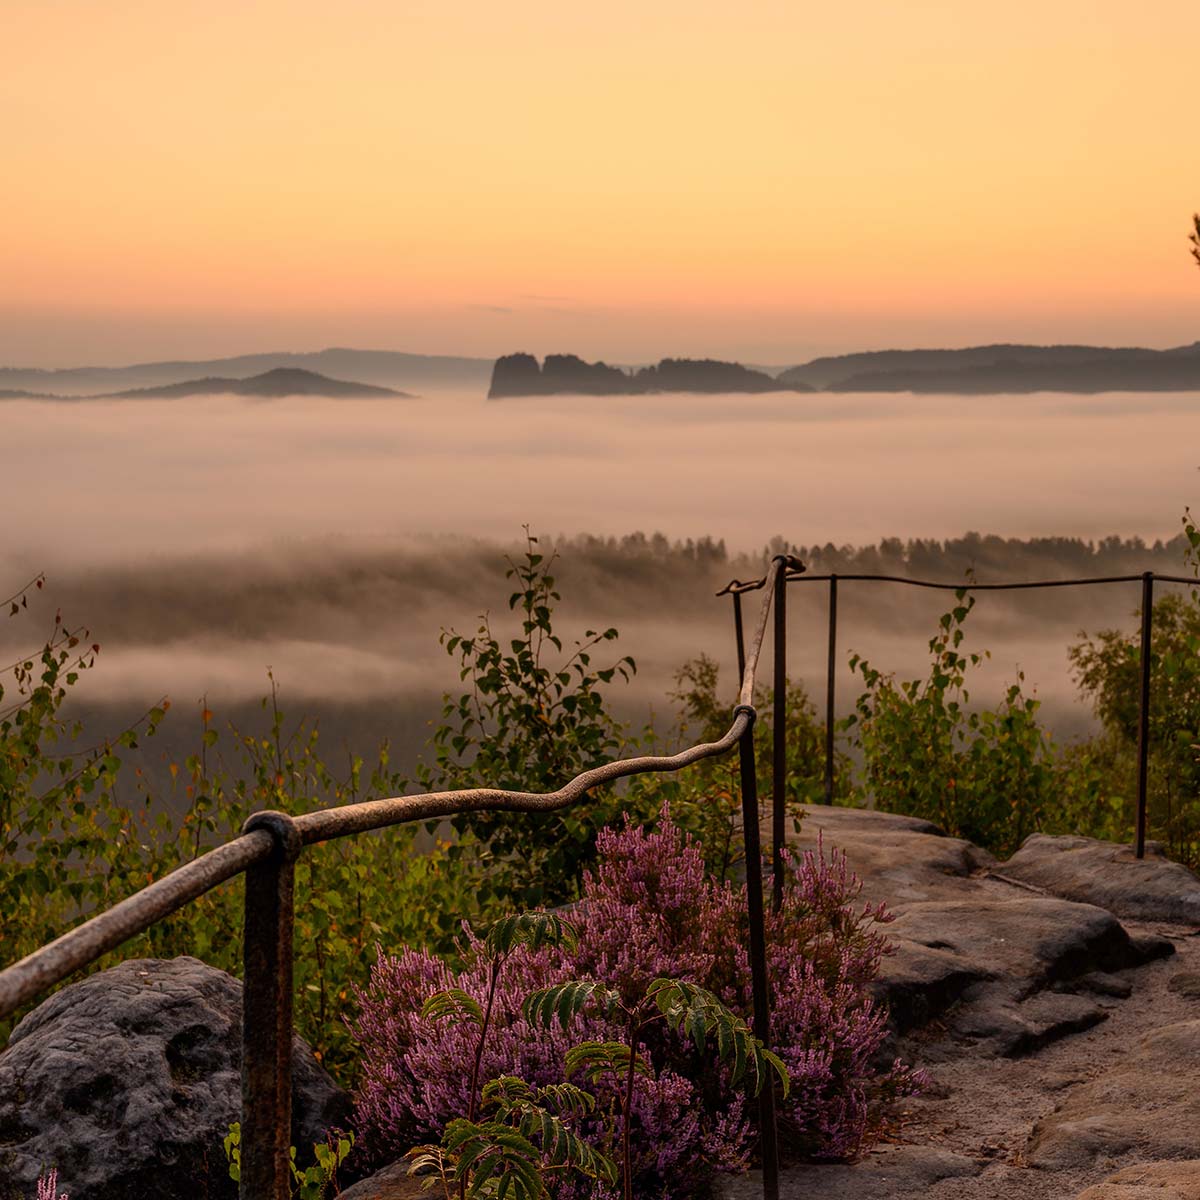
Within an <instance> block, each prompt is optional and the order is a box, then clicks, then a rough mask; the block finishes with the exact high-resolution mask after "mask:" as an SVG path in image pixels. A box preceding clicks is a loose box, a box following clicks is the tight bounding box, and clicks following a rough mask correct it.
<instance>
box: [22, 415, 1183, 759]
mask: <svg viewBox="0 0 1200 1200" xmlns="http://www.w3.org/2000/svg"><path fill="white" fill-rule="evenodd" d="M0 418H2V421H3V431H4V444H5V450H6V455H5V458H6V469H5V471H4V473H3V476H2V477H0V500H2V502H3V505H4V507H3V512H4V513H5V517H6V520H5V537H4V546H3V553H2V555H0V581H2V582H3V584H6V585H9V586H6V587H0V591H5V592H7V591H11V590H13V588H14V587H16V586H17V585H18V584H20V583H21V582H22V581H23V579H24V578H26V577H28V576H29V575H32V574H33V573H34V572H35V571H38V570H45V571H47V573H48V575H49V583H48V586H47V589H46V591H45V592H44V593H42V594H40V595H39V596H38V598H37V599H36V600H35V602H34V603H33V605H32V608H31V611H29V612H28V613H25V614H23V615H22V617H21V618H19V619H16V620H12V621H8V622H5V623H4V624H2V625H0V650H2V651H3V652H4V653H5V654H6V655H7V656H8V657H7V658H6V659H5V661H8V659H9V658H11V657H12V656H13V654H14V653H16V652H20V651H21V650H23V649H28V647H29V646H30V645H33V644H35V643H36V642H37V641H38V639H40V638H41V637H42V636H43V634H44V631H45V630H46V628H47V627H48V625H49V623H50V622H52V620H53V613H54V609H55V608H56V607H62V609H63V610H64V614H65V616H66V618H67V619H68V621H69V622H71V623H75V624H86V625H87V626H88V627H89V628H90V629H91V631H92V634H93V636H95V637H96V638H97V639H98V640H99V641H100V643H101V644H102V647H103V649H102V652H101V655H100V659H99V662H98V665H97V669H96V670H95V671H94V672H90V673H89V674H88V675H87V676H85V678H84V680H83V682H82V683H81V685H80V691H81V696H82V700H83V702H84V703H86V705H87V706H88V707H89V708H91V709H93V710H95V711H97V712H98V711H101V710H107V711H109V715H110V718H111V719H112V720H117V719H119V718H120V717H122V716H124V715H127V714H129V713H132V712H134V711H136V709H137V708H138V707H139V706H144V705H147V704H149V703H152V702H154V701H155V700H157V698H158V697H159V696H161V695H163V694H169V695H170V696H171V697H172V699H173V700H174V701H175V704H176V709H177V713H178V712H179V711H181V710H182V711H183V712H185V713H186V711H187V709H188V706H190V705H191V704H193V703H194V702H196V701H198V700H199V698H200V697H201V696H207V697H208V699H209V703H210V706H215V707H218V708H219V709H220V707H221V706H225V707H226V708H227V709H228V710H229V711H243V710H244V707H245V705H246V704H247V703H248V702H250V701H253V700H254V699H255V698H257V697H259V696H261V695H262V694H263V693H264V692H265V690H266V689H267V687H268V680H267V669H268V668H271V669H272V670H273V671H274V674H275V677H276V678H277V679H278V680H279V683H280V686H281V688H282V692H283V697H284V701H285V705H286V706H287V707H289V708H290V710H291V711H292V712H295V713H299V712H300V711H308V712H312V713H315V714H317V715H320V716H321V717H322V719H323V720H325V721H326V723H327V726H332V727H333V728H335V729H336V730H337V731H338V735H339V737H345V739H346V740H347V741H348V742H350V743H353V744H354V745H355V748H356V749H363V748H364V746H363V743H364V742H365V741H366V740H368V739H374V738H375V737H376V736H379V735H383V734H387V735H390V736H392V737H393V738H394V739H396V740H398V742H399V743H401V744H402V745H403V746H404V748H405V749H404V754H405V755H406V756H408V757H409V758H411V756H412V754H414V753H415V752H416V749H417V748H419V746H420V744H421V743H422V742H423V741H424V739H425V737H426V736H427V734H428V728H429V724H428V723H429V721H430V720H431V719H433V718H435V717H436V714H437V711H438V705H439V699H440V696H441V694H442V692H443V691H445V690H449V689H453V688H454V687H456V686H457V684H458V677H457V670H456V668H455V664H454V663H453V662H452V661H451V660H449V659H448V658H447V657H446V655H445V654H444V652H443V651H442V650H441V648H440V647H439V645H438V633H439V630H440V629H442V628H444V627H449V626H455V627H457V628H459V629H473V628H474V626H475V624H476V620H477V617H478V615H479V614H480V613H481V612H483V611H485V610H491V611H492V613H493V615H495V616H497V617H498V618H502V617H503V615H504V613H505V609H506V605H505V601H506V598H507V595H508V593H509V591H510V587H509V585H508V583H507V581H506V580H505V579H504V577H503V574H504V568H505V561H504V555H505V553H506V551H507V552H509V553H511V552H513V551H514V550H515V549H516V547H517V545H518V541H519V538H520V527H521V525H522V524H523V523H526V522H527V523H529V524H531V525H532V526H533V527H534V530H535V532H538V533H541V534H543V535H549V536H553V535H557V534H560V533H562V532H564V531H566V532H567V533H576V532H578V531H588V532H591V533H595V534H600V535H612V534H616V535H625V534H628V533H629V532H630V531H632V530H638V529H641V530H646V531H655V530H661V531H663V532H664V533H665V534H666V535H667V536H668V538H669V539H676V538H684V537H700V536H703V535H712V537H714V538H723V539H725V540H726V542H727V544H728V548H729V554H728V555H727V556H725V555H723V554H722V552H721V551H720V549H719V547H717V546H715V545H713V544H709V543H706V544H704V545H703V546H701V547H700V548H699V550H697V549H695V548H693V549H691V550H689V549H687V548H686V547H685V548H683V549H676V550H672V549H671V548H670V546H669V545H668V543H667V542H666V541H663V540H660V541H659V542H657V543H655V542H653V541H650V540H647V539H645V538H643V539H640V540H639V539H632V540H630V541H628V542H626V543H625V544H624V545H622V544H620V543H615V544H605V543H602V542H590V543H589V542H587V541H578V542H575V543H572V544H570V545H567V546H565V547H564V548H563V555H562V561H561V563H560V565H559V568H558V569H557V570H556V574H558V576H559V579H560V584H561V589H562V591H563V594H564V602H563V606H562V612H561V620H560V622H559V624H558V625H557V626H556V628H558V629H559V630H560V631H561V632H562V633H563V634H564V635H566V636H567V638H568V640H569V639H570V638H571V637H572V636H574V635H576V634H582V632H583V631H584V630H585V629H586V628H597V627H599V628H602V627H605V626H608V625H615V626H617V627H618V628H619V629H620V631H621V634H622V637H621V641H620V642H619V643H618V653H624V652H629V653H633V654H634V655H635V656H636V657H637V659H638V661H639V667H640V670H639V674H638V677H637V681H636V682H635V684H634V685H633V686H632V687H631V688H628V689H625V690H624V691H622V692H620V693H619V694H618V695H617V696H616V697H615V703H616V705H617V707H618V709H619V711H620V712H621V713H622V715H624V716H626V717H627V718H629V719H631V720H634V721H636V722H639V723H640V722H641V721H642V720H644V719H646V718H647V717H648V716H649V715H650V714H651V713H652V712H653V713H656V714H657V719H658V720H659V722H660V724H667V723H669V717H670V711H671V704H670V701H669V700H668V699H667V692H668V691H669V690H670V688H671V680H672V677H673V675H674V673H675V671H676V670H677V669H678V668H679V666H680V665H681V664H682V663H683V662H684V661H686V660H687V659H689V658H693V657H695V656H696V655H698V654H699V653H701V652H704V653H708V654H709V655H711V656H713V657H715V658H717V659H718V660H720V661H721V662H722V664H723V665H724V668H725V677H726V679H727V680H729V677H730V675H731V663H732V648H733V643H732V628H731V613H730V602H729V600H728V599H723V600H717V599H716V598H715V596H714V592H715V591H716V590H717V589H718V588H719V587H720V586H721V585H722V584H723V583H724V582H726V580H727V579H728V578H729V577H730V576H732V575H734V574H742V575H745V574H747V573H750V572H753V571H756V570H758V569H759V568H760V566H761V563H762V561H763V547H764V546H765V544H766V543H767V541H768V539H769V538H771V537H776V538H781V539H782V540H783V541H785V542H787V543H788V544H791V545H800V546H809V547H810V548H811V547H812V546H813V544H814V543H815V544H818V545H823V544H826V543H836V544H842V543H857V544H867V543H873V542H877V541H878V540H879V539H880V538H882V537H884V536H887V535H900V536H902V537H911V536H923V537H937V538H944V537H948V536H954V535H959V534H961V533H963V531H964V530H967V529H971V528H976V529H982V530H984V531H988V532H991V531H995V532H999V533H1003V534H1005V535H1009V536H1019V537H1025V538H1028V537H1036V536H1043V535H1045V536H1049V535H1073V536H1077V537H1082V538H1085V539H1086V538H1098V537H1102V536H1104V535H1109V534H1118V535H1121V536H1131V535H1143V536H1147V537H1157V536H1168V537H1169V536H1171V535H1173V534H1174V533H1175V532H1176V531H1177V530H1178V528H1179V524H1178V521H1179V515H1180V513H1181V512H1182V510H1183V507H1184V505H1185V504H1186V503H1187V502H1188V501H1189V500H1191V499H1192V497H1193V495H1194V485H1195V470H1196V459H1195V450H1194V446H1195V444H1196V433H1197V429H1198V422H1197V417H1196V401H1195V398H1194V397H1191V396H1176V395H1155V396H1104V397H1099V398H1096V397H1087V398H1081V397H1065V396H1044V395H1043V396H1024V397H1005V396H997V397H970V398H957V397H912V396H889V397H878V396H871V397H856V396H838V397H836V398H833V397H823V396H754V397H750V396H723V397H713V396H705V397H699V396H669V397H654V396H651V397H636V398H604V399H596V398H590V399H585V398H577V397H555V398H544V399H533V400H527V401H526V400H522V401H504V402H497V403H487V402H485V401H483V400H482V399H480V398H479V397H478V396H467V395H463V394H457V393H445V394H435V395H432V396H430V397H428V398H424V399H418V400H410V401H396V402H382V401H370V402H360V401H323V400H314V399H311V398H305V399H294V400H285V401H279V402H270V403H250V402H245V401H240V400H234V399H231V398H219V399H213V400H188V401H186V402H179V401H176V402H160V401H141V402H122V403H110V402H88V403H80V404H72V405H55V404H44V403H25V402H12V403H8V404H5V405H3V406H2V407H0ZM830 551H832V547H830V550H829V551H826V552H825V553H824V554H818V555H816V557H815V560H814V563H813V565H814V569H826V570H827V569H829V568H830V567H831V566H832V567H833V569H838V570H845V569H846V566H847V562H848V560H846V559H845V558H844V556H842V557H839V556H838V555H837V554H834V553H830ZM739 556H740V557H739ZM809 557H810V558H812V557H813V556H812V555H811V554H809ZM1101 560H1103V561H1101ZM967 565H974V566H975V567H976V569H977V570H980V571H981V575H980V578H985V577H990V578H993V579H995V578H1001V577H1009V578H1011V577H1013V576H1014V575H1015V576H1021V577H1027V576H1029V575H1030V574H1031V573H1033V574H1043V575H1044V574H1055V575H1069V574H1087V573H1096V571H1097V570H1101V571H1104V572H1108V571H1121V572H1124V571H1137V570H1141V569H1144V567H1146V566H1154V567H1155V569H1158V570H1180V569H1181V568H1182V566H1183V564H1182V562H1181V560H1180V557H1179V550H1178V547H1173V548H1169V549H1162V548H1160V550H1159V551H1158V553H1157V555H1155V554H1152V553H1151V551H1150V549H1148V548H1145V547H1140V546H1138V545H1134V546H1125V547H1123V548H1122V547H1116V548H1114V547H1109V549H1108V550H1107V551H1105V552H1104V553H1103V554H1099V555H1093V554H1092V553H1091V551H1088V550H1087V549H1086V547H1085V548H1083V549H1081V548H1080V547H1079V546H1078V545H1076V546H1074V548H1072V547H1071V546H1070V545H1067V544H1065V543H1064V544H1063V545H1061V546H1060V545H1058V544H1056V543H1045V544H1043V545H1040V546H1034V547H1030V546H1024V547H1017V546H1012V545H1008V546H1006V545H1004V544H1000V543H996V544H990V545H989V544H984V543H979V544H978V545H976V544H975V543H971V544H964V546H963V547H960V548H959V549H958V550H956V552H955V554H954V555H947V554H942V555H941V557H938V556H937V555H933V556H932V557H930V556H929V555H926V556H925V558H924V559H922V556H921V554H920V553H917V554H915V555H913V556H912V561H911V562H909V563H907V564H905V563H900V565H899V566H898V567H896V566H895V564H893V566H894V567H895V569H900V570H908V569H909V568H910V567H911V568H912V569H914V570H915V571H916V572H917V573H924V574H929V573H930V572H933V573H934V574H935V575H938V576H940V577H943V578H952V579H958V578H961V577H962V570H963V569H964V567H965V566H967ZM922 568H923V569H922ZM851 569H854V567H853V566H852V567H851ZM857 569H863V568H862V563H861V562H860V563H859V564H858V568H857ZM825 596H826V589H825V587H824V586H823V585H821V584H815V583H814V584H797V585H795V586H794V587H793V588H792V601H791V629H792V633H791V638H790V645H789V660H790V666H791V670H792V672H793V674H795V675H796V676H798V677H800V678H803V679H805V681H806V682H807V683H808V684H809V686H810V688H811V689H812V690H813V692H814V693H815V694H822V693H823V689H824V670H825V644H826V643H825V619H826V612H825ZM758 601H759V596H758V594H757V593H756V594H752V595H751V596H749V597H748V598H747V604H748V605H749V606H751V608H753V606H756V605H757V603H758ZM945 603H946V597H945V596H944V595H939V594H931V593H911V592H910V593H904V594H902V593H899V592H897V591H896V590H895V589H894V588H890V589H889V588H886V587H885V586H884V585H850V584H847V585H845V586H844V587H843V589H842V611H841V619H840V622H839V626H840V645H839V680H838V687H839V709H840V710H841V711H843V712H844V711H846V709H848V708H849V707H850V706H851V705H852V703H853V697H854V695H855V694H856V692H857V687H856V686H855V685H856V683H857V680H856V679H855V678H853V677H852V676H850V674H849V673H848V668H847V666H846V663H847V660H848V657H849V653H850V652H851V651H856V652H859V653H862V654H865V655H867V657H869V658H871V659H872V661H873V662H874V663H875V664H876V665H880V666H883V667H885V668H887V669H895V670H898V671H900V672H901V673H905V674H908V673H919V672H920V670H921V667H922V663H923V661H924V657H925V644H926V642H927V640H928V638H929V636H931V634H932V630H933V626H934V624H935V623H936V619H937V616H938V614H939V613H940V612H941V611H942V610H943V607H944V606H945ZM1136 604H1137V589H1136V586H1134V585H1126V586H1123V587H1114V588H1109V589H1091V590H1089V591H1088V592H1086V593H1082V592H1075V591H1074V590H1069V591H1068V590H1065V589H1064V590H1059V591H1056V592H1054V593H1050V594H1048V595H1046V596H1040V597H1039V596H1031V595H1029V594H1027V593H1021V594H1020V595H1019V596H984V597H982V598H981V600H980V603H979V607H978V609H977V610H976V613H975V614H973V615H972V617H971V618H970V621H969V624H968V630H969V637H970V639H971V640H972V641H973V642H974V643H975V646H976V647H977V648H984V647H987V648H990V649H991V650H992V651H993V658H992V660H991V663H990V665H989V666H988V668H987V671H986V673H985V676H984V678H983V679H982V680H981V684H980V687H978V688H977V689H976V691H975V694H974V695H975V698H976V699H981V700H983V701H985V702H989V701H994V700H995V699H996V698H997V697H998V696H999V689H1000V687H1001V685H1002V684H1003V683H1004V682H1006V681H1008V680H1011V679H1012V678H1014V677H1015V675H1016V673H1017V672H1018V671H1024V673H1025V676H1026V679H1027V682H1028V685H1029V686H1030V687H1031V688H1036V689H1037V691H1038V694H1039V695H1041V696H1042V697H1043V698H1044V699H1045V700H1046V701H1047V713H1048V715H1049V716H1050V717H1051V718H1052V721H1053V723H1054V724H1055V726H1056V728H1058V729H1059V730H1060V731H1062V732H1066V733H1069V732H1071V731H1073V730H1078V729H1080V728H1082V727H1084V726H1085V725H1086V724H1087V721H1088V719H1089V718H1088V710H1087V707H1086V705H1083V704H1081V703H1079V702H1078V700H1077V699H1076V697H1075V692H1074V687H1073V684H1072V682H1071V680H1070V678H1069V675H1068V673H1067V669H1066V657H1065V647H1066V645H1067V644H1068V642H1069V641H1071V640H1073V639H1074V637H1075V635H1076V634H1077V632H1078V631H1079V630H1080V629H1081V628H1089V629H1091V630H1093V631H1094V630H1095V629H1096V628H1098V627H1101V626H1106V625H1114V624H1115V625H1129V624H1130V614H1131V613H1132V611H1133V610H1134V608H1135V607H1136ZM498 623H499V624H500V625H501V626H502V627H503V622H502V620H498ZM968 648H970V647H968ZM176 719H178V718H176Z"/></svg>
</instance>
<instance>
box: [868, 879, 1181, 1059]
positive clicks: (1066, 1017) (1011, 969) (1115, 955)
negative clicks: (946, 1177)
mask: <svg viewBox="0 0 1200 1200" xmlns="http://www.w3.org/2000/svg"><path fill="white" fill-rule="evenodd" d="M888 934H889V936H890V937H891V938H892V940H893V941H894V943H895V953H894V954H892V955H891V956H889V957H888V958H886V959H884V961H883V965H882V967H881V969H880V972H879V976H878V979H877V981H876V984H875V993H876V996H877V998H878V999H879V1000H881V1001H883V1002H884V1003H886V1004H887V1005H888V1007H889V1009H890V1012H891V1023H892V1028H893V1029H894V1030H895V1031H896V1032H898V1033H904V1032H906V1031H908V1030H910V1029H914V1028H917V1027H918V1026H920V1025H924V1024H926V1023H927V1022H928V1021H930V1020H931V1019H933V1018H934V1017H937V1016H940V1015H941V1014H942V1013H944V1012H946V1011H947V1010H948V1009H949V1008H950V1007H951V1005H954V1004H956V1002H960V1001H961V1002H962V1003H961V1004H960V1005H959V1006H958V1008H957V1009H956V1013H955V1019H954V1022H953V1025H952V1028H954V1029H955V1030H956V1031H957V1032H959V1033H961V1034H962V1035H963V1036H965V1037H967V1038H969V1039H970V1040H988V1041H990V1042H991V1043H992V1044H991V1047H990V1048H991V1049H992V1051H993V1052H995V1053H999V1054H1009V1055H1011V1054H1024V1053H1029V1052H1031V1051H1032V1050H1035V1049H1038V1048H1040V1047H1041V1046H1043V1045H1046V1044H1047V1043H1048V1042H1049V1041H1053V1040H1054V1039H1055V1038H1057V1037H1061V1036H1064V1035H1065V1034H1067V1033H1076V1032H1079V1031H1080V1030H1082V1029H1086V1028H1088V1027H1089V1026H1090V1025H1094V1024H1095V1023H1096V1022H1097V1021H1100V1020H1103V1019H1104V1013H1103V1011H1102V1010H1101V1009H1100V1008H1099V1007H1098V1006H1097V1005H1096V1004H1095V1003H1094V1002H1093V1001H1091V1000H1084V999H1083V998H1082V997H1079V996H1075V995H1053V994H1050V995H1045V996H1038V995H1037V993H1040V992H1043V991H1045V990H1046V989H1047V988H1050V987H1051V986H1052V985H1053V986H1055V987H1056V988H1057V989H1058V990H1059V991H1062V990H1067V991H1084V992H1089V993H1091V994H1092V995H1095V993H1096V990H1097V986H1103V984H1102V983H1101V984H1100V985H1098V984H1097V980H1096V973H1097V972H1099V973H1101V975H1102V976H1104V977H1106V978H1107V977H1110V976H1111V972H1113V971H1120V970H1124V969H1125V968H1128V967H1134V966H1140V965H1141V964H1142V963H1145V962H1148V961H1150V960H1151V959H1153V958H1156V957H1161V956H1164V955H1167V954H1170V953H1172V952H1173V947H1172V945H1171V943H1170V942H1169V941H1167V940H1166V939H1165V938H1153V937H1142V938H1139V939H1136V940H1135V939H1133V938H1131V937H1130V936H1129V934H1128V933H1127V932H1126V931H1125V929H1124V928H1123V927H1122V926H1121V924H1120V922H1119V921H1117V919H1116V918H1115V917H1113V915H1112V914H1111V913H1107V912H1105V911H1104V910H1103V909H1100V908H1096V907H1095V906H1094V905H1090V904H1074V903H1072V902H1071V901H1068V900H1056V899H1053V898H1049V897H1042V896H1030V895H1022V896H1016V897H1012V896H1005V897H999V896H995V895H993V896H992V897H991V898H984V897H983V896H982V895H980V896H979V897H978V898H972V899H968V900H944V901H926V902H921V903H915V904H909V905H908V906H907V907H906V908H905V909H904V910H903V912H901V914H900V916H899V917H897V918H896V920H895V921H894V922H893V923H892V924H891V925H890V926H889V928H888ZM1064 985H1067V986H1066V987H1065V989H1064ZM1108 986H1109V987H1110V990H1117V989H1118V988H1119V986H1120V981H1119V980H1118V981H1116V983H1111V984H1109V985H1108Z"/></svg>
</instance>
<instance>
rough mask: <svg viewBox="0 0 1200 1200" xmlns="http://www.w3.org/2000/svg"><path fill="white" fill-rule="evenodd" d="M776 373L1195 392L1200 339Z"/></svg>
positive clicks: (907, 355) (867, 384) (1009, 387)
mask: <svg viewBox="0 0 1200 1200" xmlns="http://www.w3.org/2000/svg"><path fill="white" fill-rule="evenodd" d="M778 378H779V379H780V380H781V381H785V380H786V381H790V382H796V383H807V384H809V385H810V386H812V387H816V388H819V389H821V390H823V391H832V392H923V393H934V392H942V393H962V394H981V393H993V392H1041V391H1050V392H1054V391H1057V392H1083V393H1095V392H1106V391H1193V390H1200V342H1195V343H1193V344H1192V345H1190V346H1178V347H1175V348H1173V349H1170V350H1149V349H1145V348H1143V347H1138V346H1130V347H1105V346H1023V345H1009V344H1005V345H995V346H969V347H967V348H965V349H961V350H872V351H866V352H862V353H858V354H842V355H835V356H827V357H823V358H815V359H813V360H812V361H811V362H807V363H804V364H802V365H801V366H797V367H791V368H789V369H788V370H786V371H783V372H781V373H780V374H779V376H778Z"/></svg>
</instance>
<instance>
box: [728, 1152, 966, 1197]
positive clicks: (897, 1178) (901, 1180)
mask: <svg viewBox="0 0 1200 1200" xmlns="http://www.w3.org/2000/svg"><path fill="white" fill-rule="evenodd" d="M982 1169H983V1164H982V1163H980V1162H976V1161H975V1159H972V1158H967V1157H965V1156H964V1155H961V1154H952V1153H951V1152H950V1151H948V1150H941V1149H939V1148H937V1147H936V1146H883V1147H880V1148H879V1149H878V1150H876V1151H874V1152H872V1153H870V1154H868V1155H867V1156H866V1157H865V1158H864V1159H863V1160H862V1161H861V1162H858V1163H854V1164H853V1165H845V1164H831V1165H828V1166H821V1165H815V1166H802V1167H788V1168H785V1169H784V1170H783V1171H782V1172H781V1175H780V1181H779V1197H780V1200H812V1197H814V1196H819V1197H820V1198H821V1200H916V1198H917V1197H922V1196H924V1195H925V1193H926V1191H927V1190H928V1189H929V1188H930V1187H931V1186H932V1185H933V1184H935V1183H938V1182H939V1181H940V1180H943V1179H966V1178H970V1177H972V1176H975V1175H978V1174H979V1172H980V1171H981V1170H982ZM719 1194H720V1196H721V1197H722V1200H758V1198H759V1197H761V1196H762V1175H761V1173H760V1172H758V1171H752V1172H751V1173H750V1174H749V1175H742V1176H739V1177H737V1178H735V1179H730V1180H727V1181H725V1182H723V1183H722V1186H721V1189H720V1192H719Z"/></svg>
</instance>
